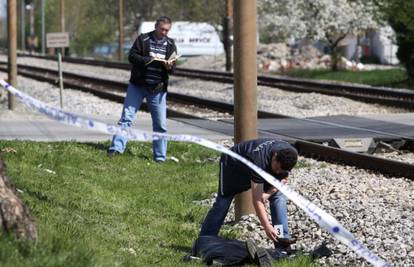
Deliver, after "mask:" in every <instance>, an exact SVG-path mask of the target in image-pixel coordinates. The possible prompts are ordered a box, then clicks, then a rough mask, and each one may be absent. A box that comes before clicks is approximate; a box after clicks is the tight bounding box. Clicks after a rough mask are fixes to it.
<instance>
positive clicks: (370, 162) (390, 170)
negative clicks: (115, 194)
mask: <svg viewBox="0 0 414 267" xmlns="http://www.w3.org/2000/svg"><path fill="white" fill-rule="evenodd" d="M0 70H1V71H6V70H7V66H6V64H5V62H2V63H0ZM18 73H19V74H20V75H23V76H26V77H29V78H33V79H36V80H40V81H45V82H49V83H52V84H57V81H58V73H57V71H54V70H50V69H46V68H38V67H32V66H24V65H19V66H18ZM64 84H65V86H66V87H70V88H74V89H79V90H82V91H86V92H90V93H93V94H95V95H97V96H99V97H102V98H105V99H108V100H111V101H116V102H119V103H123V100H124V93H125V89H126V86H127V83H123V82H116V81H109V80H105V79H99V78H93V77H87V76H82V75H78V74H73V73H68V72H65V73H64ZM168 100H169V101H174V102H177V103H184V104H191V105H199V106H201V107H207V108H208V109H213V110H218V111H222V112H229V113H233V105H231V104H227V103H221V102H216V101H213V100H207V99H202V98H197V97H192V96H185V95H180V94H176V93H169V95H168ZM144 108H145V107H144ZM168 112H169V116H170V117H177V118H196V119H199V118H198V117H196V116H194V115H191V114H190V115H189V114H183V113H181V112H177V111H174V110H168ZM258 117H259V118H281V117H288V116H284V115H280V114H273V113H269V112H263V111H259V112H258ZM226 123H229V122H226ZM259 135H265V136H269V135H272V133H270V132H266V131H259ZM402 138H403V139H404V138H406V137H402ZM406 139H407V138H406ZM409 141H413V142H414V139H413V140H409ZM292 142H293V143H294V145H295V146H296V148H297V149H298V151H299V153H300V154H301V155H303V156H306V157H312V158H317V159H319V160H324V161H329V162H334V163H342V164H347V165H352V166H356V167H359V168H363V169H369V170H373V171H378V172H380V173H383V174H386V175H391V176H395V177H405V178H409V179H414V165H411V164H406V163H403V162H398V161H394V160H387V159H383V158H377V157H373V156H371V155H367V154H359V153H353V152H349V151H345V150H341V149H338V148H333V147H328V146H324V145H321V144H317V143H312V142H308V141H306V140H299V139H292Z"/></svg>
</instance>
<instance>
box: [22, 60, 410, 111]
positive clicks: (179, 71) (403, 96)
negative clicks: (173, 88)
mask: <svg viewBox="0 0 414 267" xmlns="http://www.w3.org/2000/svg"><path fill="white" fill-rule="evenodd" d="M21 56H28V55H21ZM30 57H35V58H40V59H50V60H56V58H55V57H53V56H38V55H37V56H36V55H30ZM63 60H64V61H65V62H69V63H76V64H85V65H92V66H101V67H106V68H116V69H124V70H129V69H130V64H128V63H123V62H111V61H101V60H93V59H82V58H71V57H67V58H64V59H63ZM174 75H176V76H180V77H187V78H195V79H201V80H207V81H217V82H223V83H233V73H230V72H224V71H211V70H197V69H188V68H176V71H175V73H174ZM257 84H258V85H263V86H268V87H272V88H277V89H282V90H287V91H291V92H297V93H320V94H326V95H332V96H338V97H346V98H349V99H353V100H357V101H362V102H367V103H376V104H381V105H386V106H393V107H399V108H406V109H409V110H414V91H413V90H408V89H396V88H385V87H372V86H363V85H354V84H344V83H332V82H323V81H315V80H306V79H298V78H289V77H281V76H267V75H259V76H258V77H257Z"/></svg>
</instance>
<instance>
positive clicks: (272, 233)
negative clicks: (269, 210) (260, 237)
mask: <svg viewBox="0 0 414 267" xmlns="http://www.w3.org/2000/svg"><path fill="white" fill-rule="evenodd" d="M264 231H265V233H266V235H267V237H269V238H270V239H271V240H272V241H277V234H276V230H275V229H274V228H273V227H272V225H270V224H268V225H267V226H265V228H264Z"/></svg>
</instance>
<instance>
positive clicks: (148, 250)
mask: <svg viewBox="0 0 414 267" xmlns="http://www.w3.org/2000/svg"><path fill="white" fill-rule="evenodd" d="M108 145H109V144H108V143H105V144H88V143H86V144H80V143H73V142H62V143H43V142H19V141H0V150H3V151H13V150H15V151H16V152H3V154H2V157H3V159H4V160H5V162H6V165H7V166H6V167H7V172H8V175H9V177H10V178H11V180H12V182H13V183H14V184H15V186H16V187H17V188H18V190H19V191H20V192H21V196H22V197H23V199H24V201H25V203H26V204H27V205H28V208H29V210H30V212H31V213H32V214H33V216H34V217H35V220H36V223H37V226H38V233H39V241H38V243H37V244H36V245H34V246H29V245H27V244H24V243H18V242H16V240H14V239H13V238H11V237H10V236H4V235H2V236H1V238H0V262H1V266H10V267H11V266H13V267H14V266H39V267H40V266H42V267H47V266H192V264H184V263H183V262H182V261H181V258H182V257H183V256H184V255H185V254H187V253H189V252H190V251H191V244H192V242H193V240H194V239H195V238H196V236H197V234H198V231H199V226H200V223H201V222H202V220H203V218H204V216H205V214H206V213H207V210H208V207H203V206H199V205H197V204H195V203H193V201H194V200H201V199H206V198H209V197H210V195H211V193H212V192H214V191H215V190H216V189H217V174H218V164H217V159H218V156H219V155H218V154H217V153H216V152H214V151H212V150H208V149H205V148H202V147H200V146H197V145H195V144H182V143H175V142H170V143H169V154H170V155H171V156H174V157H176V158H178V159H179V160H180V162H179V164H177V163H175V162H173V161H167V162H166V163H164V164H159V163H154V162H153V161H152V160H151V159H150V158H151V156H152V149H151V144H150V143H137V142H130V143H128V149H127V151H126V153H125V154H124V155H122V156H118V157H113V158H108V157H107V156H106V149H107V147H108ZM4 148H13V150H6V149H4ZM227 235H228V236H234V237H237V233H236V232H229V233H227ZM299 263H300V264H299ZM194 265H196V264H194ZM197 266H201V265H200V264H199V265H197ZM277 266H313V265H312V264H311V263H310V261H309V258H300V259H298V260H295V261H289V262H286V263H283V264H281V265H277Z"/></svg>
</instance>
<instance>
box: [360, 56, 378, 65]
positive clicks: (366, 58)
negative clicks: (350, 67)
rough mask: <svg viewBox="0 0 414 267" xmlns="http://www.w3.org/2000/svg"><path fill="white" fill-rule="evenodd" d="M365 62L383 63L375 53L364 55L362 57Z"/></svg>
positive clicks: (362, 61)
mask: <svg viewBox="0 0 414 267" xmlns="http://www.w3.org/2000/svg"><path fill="white" fill-rule="evenodd" d="M360 61H361V63H363V64H381V60H380V59H379V58H378V57H377V56H374V55H371V56H362V57H361V59H360Z"/></svg>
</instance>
